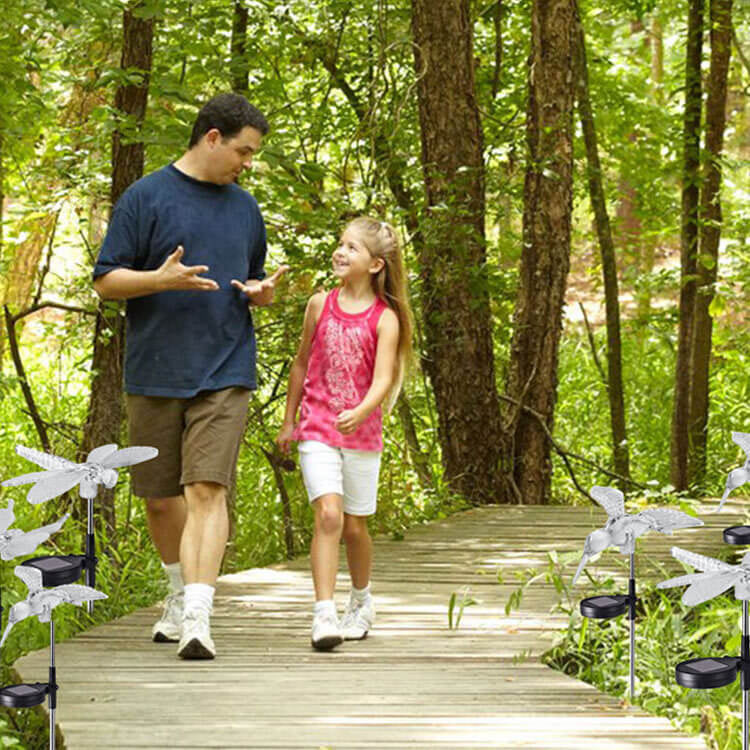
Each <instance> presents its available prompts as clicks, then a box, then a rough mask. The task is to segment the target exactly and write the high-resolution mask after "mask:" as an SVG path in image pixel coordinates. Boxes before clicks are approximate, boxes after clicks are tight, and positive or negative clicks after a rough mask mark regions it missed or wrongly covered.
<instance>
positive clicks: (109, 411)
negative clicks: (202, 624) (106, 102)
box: [81, 0, 154, 530]
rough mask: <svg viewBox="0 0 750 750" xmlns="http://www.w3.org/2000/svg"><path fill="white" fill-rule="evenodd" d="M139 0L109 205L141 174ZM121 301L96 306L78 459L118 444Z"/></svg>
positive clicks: (144, 38) (146, 70) (130, 29)
mask: <svg viewBox="0 0 750 750" xmlns="http://www.w3.org/2000/svg"><path fill="white" fill-rule="evenodd" d="M144 6H145V2H141V0H137V1H136V2H132V3H130V4H129V5H128V6H126V8H125V9H124V10H123V27H122V39H123V43H122V58H121V64H120V67H121V70H122V71H123V79H124V80H123V83H121V84H120V85H119V86H118V88H117V92H116V94H115V110H116V112H117V115H116V116H117V118H118V120H117V127H116V128H115V130H114V132H113V134H112V183H111V189H110V204H111V205H112V206H114V205H115V203H117V200H118V199H119V197H120V196H121V195H122V194H123V193H124V192H125V190H126V188H127V187H128V186H129V185H130V184H132V183H133V182H135V180H137V179H138V178H139V177H141V175H142V174H143V161H144V144H143V141H142V140H141V139H140V138H139V131H140V128H141V126H142V124H143V119H144V117H145V114H146V103H147V101H148V84H149V75H150V71H151V61H152V44H153V33H154V21H153V18H151V17H144V16H143V14H142V11H143V8H144ZM121 308H122V305H121V303H113V302H104V301H102V302H101V303H100V304H99V308H98V311H97V317H96V329H95V333H94V355H93V362H92V370H93V373H94V374H93V378H92V381H91V398H90V401H89V409H88V418H87V420H86V425H85V427H84V431H83V438H82V441H81V455H82V456H85V455H86V454H87V453H88V452H89V451H90V450H92V449H93V448H95V447H96V446H98V445H101V444H103V443H118V442H119V441H120V429H121V426H122V362H123V351H124V344H125V319H124V316H123V312H122V309H121ZM100 502H101V507H102V511H103V519H104V520H105V522H106V523H107V525H108V527H109V528H110V530H114V527H115V507H114V492H113V491H112V490H109V491H107V490H104V489H102V491H101V493H100Z"/></svg>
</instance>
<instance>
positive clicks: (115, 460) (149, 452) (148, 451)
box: [101, 445, 159, 469]
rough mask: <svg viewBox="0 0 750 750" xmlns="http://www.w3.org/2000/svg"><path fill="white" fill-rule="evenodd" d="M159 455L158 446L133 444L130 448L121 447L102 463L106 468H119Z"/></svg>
mask: <svg viewBox="0 0 750 750" xmlns="http://www.w3.org/2000/svg"><path fill="white" fill-rule="evenodd" d="M158 455H159V451H158V449H157V448H151V447H149V446H146V445H132V446H130V447H129V448H120V450H119V451H117V452H116V453H112V454H111V455H109V456H107V458H105V459H104V460H103V461H102V462H101V465H102V466H104V468H106V469H119V468H120V467H121V466H132V465H133V464H139V463H141V462H142V461H150V460H151V459H152V458H156V456H158Z"/></svg>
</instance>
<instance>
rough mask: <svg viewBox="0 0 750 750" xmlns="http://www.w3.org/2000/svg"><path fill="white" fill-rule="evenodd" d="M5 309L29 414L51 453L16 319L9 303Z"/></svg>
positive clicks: (16, 366) (15, 362)
mask: <svg viewBox="0 0 750 750" xmlns="http://www.w3.org/2000/svg"><path fill="white" fill-rule="evenodd" d="M3 311H4V313H5V329H6V331H7V334H8V344H9V345H10V353H11V356H12V357H13V365H14V366H15V368H16V374H17V375H18V381H19V383H20V384H21V391H22V392H23V397H24V399H25V401H26V405H27V406H28V408H29V414H30V415H31V419H32V421H33V422H34V427H36V431H37V434H38V435H39V441H40V443H41V444H42V448H43V449H44V451H45V452H46V453H50V452H51V450H52V448H51V445H50V442H49V435H48V434H47V427H46V425H45V424H44V420H43V419H42V418H41V416H40V415H39V410H38V409H37V407H36V403H35V402H34V394H33V393H32V392H31V388H30V387H29V381H28V379H27V378H26V371H25V370H24V366H23V360H22V359H21V353H20V352H19V350H18V339H16V327H15V320H14V319H13V316H12V315H11V314H10V310H9V309H8V306H7V305H3Z"/></svg>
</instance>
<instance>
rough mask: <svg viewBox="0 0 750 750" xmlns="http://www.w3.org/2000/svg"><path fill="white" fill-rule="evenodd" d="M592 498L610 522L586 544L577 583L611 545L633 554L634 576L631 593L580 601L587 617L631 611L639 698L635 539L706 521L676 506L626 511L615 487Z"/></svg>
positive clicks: (593, 491)
mask: <svg viewBox="0 0 750 750" xmlns="http://www.w3.org/2000/svg"><path fill="white" fill-rule="evenodd" d="M591 497H593V498H594V500H596V502H597V503H599V505H601V506H602V508H604V510H605V511H606V512H607V523H606V524H605V525H604V526H603V527H602V528H601V529H597V530H596V531H592V532H591V533H590V534H589V535H588V536H587V537H586V541H585V542H584V545H583V556H582V557H581V562H580V563H579V565H578V570H576V574H575V576H574V577H573V583H575V582H576V581H577V580H578V578H579V576H580V575H581V573H582V572H583V569H584V567H585V566H586V563H588V561H589V560H590V559H591V558H592V557H593V556H594V555H597V554H598V553H599V552H603V551H604V550H605V549H607V548H608V547H619V549H620V552H621V554H623V555H630V578H629V582H628V593H627V594H616V595H613V596H592V597H588V598H586V599H583V600H582V601H581V603H580V610H581V614H582V615H583V616H584V617H592V618H596V619H609V618H611V617H617V616H619V615H622V614H624V613H625V612H628V619H629V620H630V699H631V700H634V699H635V607H636V603H637V598H636V593H635V540H636V539H637V538H638V537H639V536H643V534H646V533H647V532H649V531H658V532H660V533H662V534H671V533H672V532H673V531H675V530H677V529H687V528H690V527H694V526H702V525H703V521H701V520H700V519H698V518H695V517H693V516H689V515H688V514H687V513H683V512H682V511H679V510H674V509H672V508H649V509H647V510H643V511H641V512H640V513H626V512H625V496H624V495H623V494H622V492H620V490H618V489H616V488H615V487H592V488H591Z"/></svg>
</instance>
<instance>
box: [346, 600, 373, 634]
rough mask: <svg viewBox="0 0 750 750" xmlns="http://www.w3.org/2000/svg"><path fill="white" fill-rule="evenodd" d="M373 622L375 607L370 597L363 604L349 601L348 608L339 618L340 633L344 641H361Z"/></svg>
mask: <svg viewBox="0 0 750 750" xmlns="http://www.w3.org/2000/svg"><path fill="white" fill-rule="evenodd" d="M374 622H375V606H374V605H373V602H372V597H371V596H368V597H367V599H365V600H364V601H363V602H356V601H354V599H350V600H349V606H347V608H346V612H344V616H343V617H342V618H341V633H342V635H343V636H344V640H346V641H361V640H362V639H363V638H366V637H367V633H368V631H369V630H370V628H371V627H372V624H373V623H374Z"/></svg>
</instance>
